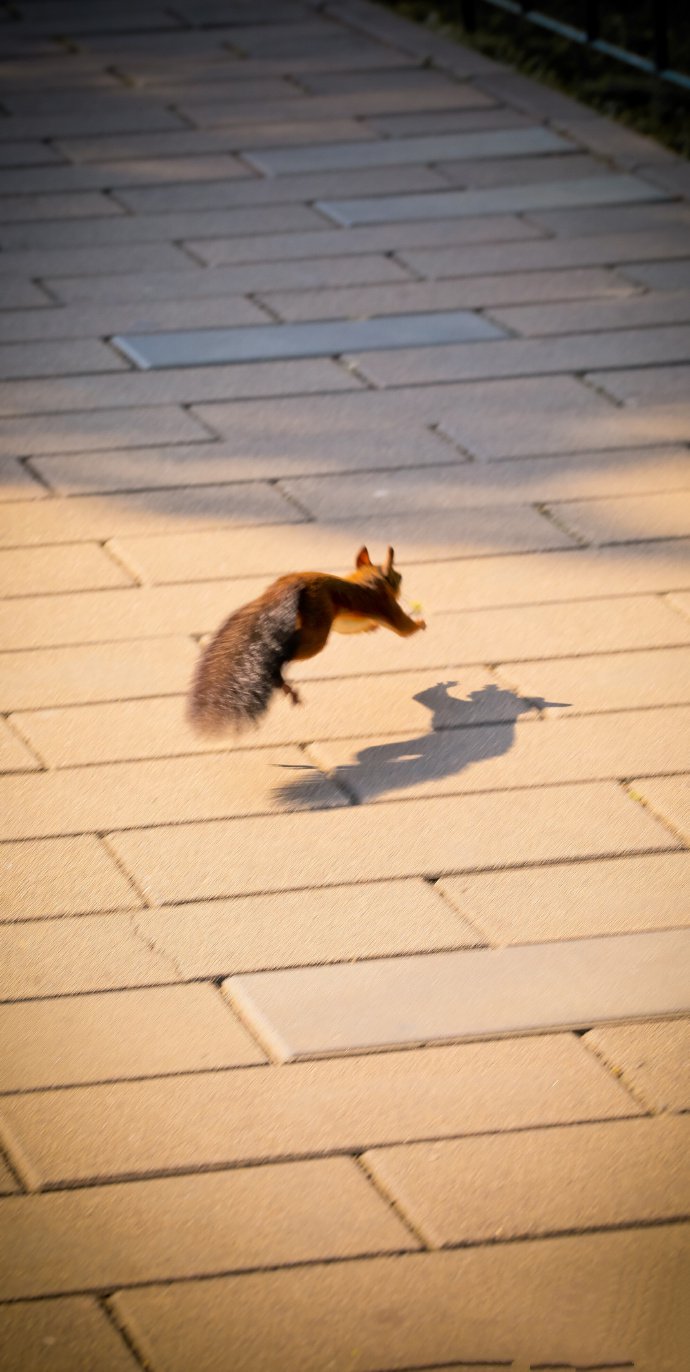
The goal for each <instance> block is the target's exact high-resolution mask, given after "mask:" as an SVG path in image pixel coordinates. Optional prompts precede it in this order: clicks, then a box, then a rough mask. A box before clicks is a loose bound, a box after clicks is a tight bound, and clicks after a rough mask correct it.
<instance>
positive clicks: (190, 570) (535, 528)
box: [112, 505, 575, 582]
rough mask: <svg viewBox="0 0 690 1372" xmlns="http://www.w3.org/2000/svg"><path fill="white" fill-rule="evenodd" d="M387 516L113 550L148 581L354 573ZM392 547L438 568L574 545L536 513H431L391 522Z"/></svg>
mask: <svg viewBox="0 0 690 1372" xmlns="http://www.w3.org/2000/svg"><path fill="white" fill-rule="evenodd" d="M380 530H381V519H380V516H378V515H377V516H375V517H372V516H371V515H370V516H368V517H367V518H363V519H360V520H351V521H348V522H342V523H339V524H335V523H333V524H330V525H315V524H299V525H297V524H296V525H288V524H284V525H275V526H271V529H270V532H269V529H268V526H267V527H266V529H265V531H263V532H262V531H260V530H259V529H258V528H257V529H246V530H245V529H234V530H230V529H228V530H227V531H226V530H222V531H220V530H215V531H214V530H212V529H209V530H208V531H206V532H202V531H199V532H196V533H189V534H184V533H180V534H157V535H155V536H154V535H151V536H145V535H142V536H141V537H139V538H118V539H115V540H113V543H112V548H113V551H114V552H115V555H116V556H117V557H118V558H122V559H123V561H124V563H125V565H126V566H128V567H131V568H132V569H136V575H137V576H141V577H143V578H144V579H145V580H146V581H152V582H163V581H186V580H192V581H194V580H203V579H204V578H206V577H219V576H229V575H232V573H233V571H236V570H237V569H238V568H241V569H242V572H243V573H244V574H245V575H249V576H257V575H263V574H269V573H270V574H275V575H278V574H280V573H281V572H284V571H285V568H286V567H290V566H293V567H294V566H300V565H304V562H305V560H306V561H307V562H310V563H311V564H312V565H313V566H314V567H319V565H322V566H328V565H329V564H330V565H333V563H334V562H335V563H337V564H339V565H341V566H351V565H352V562H353V560H354V555H355V552H356V549H357V547H358V546H359V547H361V545H362V542H371V543H372V544H373V547H374V548H375V547H376V541H377V540H378V539H380V537H381V532H380ZM386 539H387V540H388V539H390V540H391V541H392V542H393V544H394V545H395V546H397V547H399V548H400V549H401V550H403V549H404V559H403V558H402V557H401V561H407V560H421V561H426V560H434V559H438V558H445V557H453V556H456V555H457V553H458V551H459V550H460V548H463V549H464V550H465V554H466V555H471V554H474V555H475V556H481V555H484V556H489V555H490V554H492V553H493V554H495V553H498V552H516V551H524V552H528V551H530V550H534V549H539V548H563V547H567V546H568V545H569V543H574V542H575V539H574V538H572V539H570V538H569V536H568V535H567V534H563V533H562V532H561V530H560V529H558V528H556V526H555V524H551V523H549V522H548V521H547V520H546V519H544V518H543V517H542V516H541V515H540V514H539V512H538V511H536V510H533V509H532V508H531V507H530V506H529V505H512V506H505V505H504V506H497V507H496V508H495V509H492V508H491V507H490V506H487V505H484V506H481V507H479V508H477V509H475V510H472V511H471V512H470V511H467V512H461V511H458V510H452V509H451V510H430V511H423V512H421V513H420V514H419V515H416V516H412V515H409V514H407V513H404V512H403V513H400V514H391V517H390V519H389V520H387V522H386Z"/></svg>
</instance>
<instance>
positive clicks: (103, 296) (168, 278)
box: [0, 234, 409, 304]
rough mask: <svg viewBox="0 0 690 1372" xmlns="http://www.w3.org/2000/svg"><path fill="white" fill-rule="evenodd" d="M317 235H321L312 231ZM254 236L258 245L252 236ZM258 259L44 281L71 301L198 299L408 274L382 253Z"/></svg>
mask: <svg viewBox="0 0 690 1372" xmlns="http://www.w3.org/2000/svg"><path fill="white" fill-rule="evenodd" d="M315 237H317V238H319V237H321V235H320V234H315ZM209 241H210V242H212V241H213V240H212V239H211V240H209ZM238 241H243V240H238ZM254 242H255V245H256V239H255V240H254ZM341 247H342V248H344V247H345V244H344V243H342V244H341ZM348 247H349V244H348ZM0 256H1V254H0ZM257 259H258V260H256V261H253V262H249V263H247V264H245V265H238V266H235V267H227V268H224V269H220V268H218V269H214V271H212V272H211V271H201V270H200V269H199V268H198V267H197V268H196V269H192V270H189V271H184V270H182V269H179V270H178V271H155V270H154V271H148V272H121V273H119V274H117V275H115V276H111V275H100V276H61V277H51V278H49V279H48V281H47V282H46V284H47V286H48V288H49V289H50V290H52V292H53V294H54V295H55V296H56V297H57V298H58V300H62V301H65V302H66V303H68V304H69V303H72V302H74V301H78V300H91V301H99V300H103V301H110V300H114V301H120V300H140V301H146V300H180V299H182V300H184V299H199V298H200V297H202V296H209V295H212V296H216V297H217V296H218V295H220V294H221V293H227V294H230V295H232V294H234V295H237V294H238V293H240V294H241V293H243V292H254V291H259V290H265V291H267V290H283V289H284V290H302V289H304V288H307V289H308V288H309V287H316V286H321V285H326V286H332V285H334V284H337V285H343V286H358V285H363V284H366V282H368V281H373V282H381V281H406V280H408V278H409V273H408V272H406V270H405V268H404V267H402V266H400V265H399V264H398V263H397V262H394V261H392V259H391V258H390V257H385V256H384V255H383V254H382V253H381V254H378V255H374V254H372V253H362V254H361V255H358V256H354V255H353V256H348V257H328V258H325V259H324V260H323V261H318V260H315V259H313V258H312V260H309V258H308V257H306V256H305V257H304V258H302V259H301V260H299V261H296V262H285V261H278V262H271V261H269V260H267V259H265V258H264V259H262V255H261V252H260V251H259V252H258V254H257Z"/></svg>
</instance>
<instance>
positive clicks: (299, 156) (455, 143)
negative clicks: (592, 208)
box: [245, 126, 568, 176]
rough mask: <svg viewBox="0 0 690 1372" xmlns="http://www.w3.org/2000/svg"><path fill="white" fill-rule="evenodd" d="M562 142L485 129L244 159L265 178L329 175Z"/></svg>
mask: <svg viewBox="0 0 690 1372" xmlns="http://www.w3.org/2000/svg"><path fill="white" fill-rule="evenodd" d="M567 146H568V145H567V143H566V142H565V140H564V139H562V138H559V137H558V136H557V134H555V133H551V131H550V130H549V129H543V128H540V127H538V126H535V127H534V128H527V129H501V130H490V131H489V132H486V133H479V134H473V133H467V134H438V135H437V136H436V137H433V136H432V137H429V138H405V139H402V138H401V139H397V138H389V139H382V140H380V141H377V142H376V143H362V144H360V143H351V144H348V143H340V144H333V145H331V146H327V147H313V148H312V147H305V148H279V147H276V148H267V149H262V150H261V151H260V152H257V153H253V152H252V151H251V149H248V150H247V151H246V152H245V160H247V161H248V162H249V164H250V166H254V167H256V169H257V171H259V172H261V173H262V174H263V175H264V176H266V175H268V176H285V175H289V174H292V173H294V172H305V171H309V172H316V171H322V170H325V171H333V170H334V168H335V167H339V168H343V170H348V169H350V168H352V167H375V166H381V167H390V166H400V165H401V164H403V163H405V162H412V163H420V162H441V161H444V160H448V159H450V158H461V157H506V156H510V157H520V156H522V155H525V154H529V153H537V152H539V153H545V152H563V151H565V150H566V148H567Z"/></svg>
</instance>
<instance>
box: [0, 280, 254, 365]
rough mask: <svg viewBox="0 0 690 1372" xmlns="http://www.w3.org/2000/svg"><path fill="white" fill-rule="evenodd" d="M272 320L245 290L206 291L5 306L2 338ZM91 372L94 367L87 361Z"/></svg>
mask: <svg viewBox="0 0 690 1372" xmlns="http://www.w3.org/2000/svg"><path fill="white" fill-rule="evenodd" d="M265 322H266V311H265V310H262V309H260V308H259V306H258V305H255V304H254V303H253V302H252V301H251V300H248V299H247V298H246V297H245V296H242V295H227V296H226V295H222V294H221V295H220V296H219V297H218V298H215V297H213V296H200V297H199V299H197V300H185V299H179V300H150V301H148V302H145V303H144V304H143V305H142V304H141V303H140V302H139V301H137V300H125V301H123V302H122V303H119V302H117V301H112V302H111V301H108V302H106V303H104V304H102V305H89V304H85V305H74V306H70V305H64V306H59V307H56V308H55V309H52V310H41V311H38V310H3V311H2V312H0V343H23V342H28V341H30V340H34V339H35V340H37V341H39V342H41V343H46V342H47V341H48V340H54V339H71V338H99V337H105V338H110V337H112V335H113V334H115V333H123V332H124V331H125V330H126V329H132V330H134V331H135V332H139V331H140V330H144V331H146V332H153V331H154V330H155V331H156V332H158V330H161V331H162V330H165V329H181V328H193V327H196V328H234V327H235V326H236V325H238V324H261V323H265ZM84 370H85V371H89V370H90V368H89V367H88V366H86V367H85V368H84Z"/></svg>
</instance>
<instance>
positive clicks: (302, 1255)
mask: <svg viewBox="0 0 690 1372" xmlns="http://www.w3.org/2000/svg"><path fill="white" fill-rule="evenodd" d="M2 1212H4V1222H5V1225H6V1226H7V1228H6V1231H5V1232H6V1234H7V1236H8V1239H9V1241H10V1244H11V1249H12V1250H13V1262H12V1266H11V1267H10V1266H9V1265H8V1266H7V1267H6V1268H5V1271H4V1272H3V1273H2V1276H1V1277H0V1291H2V1292H3V1294H4V1295H5V1296H13V1297H16V1296H39V1295H50V1294H54V1293H56V1292H61V1291H80V1290H84V1289H87V1290H88V1289H90V1290H96V1291H97V1290H99V1289H100V1290H103V1289H104V1288H106V1289H107V1288H112V1287H113V1286H118V1285H120V1284H122V1283H124V1284H129V1283H130V1282H138V1281H141V1280H142V1279H144V1280H147V1281H148V1280H150V1279H151V1278H152V1277H153V1278H154V1279H155V1278H158V1279H159V1280H160V1279H170V1278H175V1277H198V1276H203V1275H209V1274H212V1273H215V1272H227V1271H228V1270H230V1271H232V1270H241V1269H242V1268H250V1269H251V1268H256V1267H263V1266H265V1267H275V1266H276V1264H279V1263H284V1262H294V1261H295V1260H297V1261H299V1260H300V1259H301V1260H302V1261H305V1260H306V1261H314V1260H315V1259H319V1258H333V1257H338V1256H340V1257H348V1256H349V1257H353V1256H355V1255H357V1254H360V1253H361V1254H365V1253H366V1254H370V1253H372V1252H376V1251H378V1252H386V1251H389V1252H390V1251H393V1252H397V1251H401V1250H402V1251H404V1250H406V1249H407V1250H409V1249H415V1248H418V1247H419V1246H420V1245H419V1242H418V1240H417V1239H415V1238H414V1237H413V1236H412V1235H411V1234H410V1233H409V1232H408V1230H407V1228H406V1226H405V1225H404V1224H403V1222H402V1221H401V1220H400V1219H399V1218H398V1216H397V1215H396V1214H395V1213H394V1211H393V1210H392V1209H391V1208H390V1206H388V1205H387V1204H386V1202H385V1201H384V1200H383V1199H382V1198H381V1196H379V1195H378V1193H377V1192H376V1190H375V1189H374V1187H372V1186H370V1185H369V1183H368V1182H367V1180H366V1178H365V1177H364V1176H363V1175H362V1173H361V1171H360V1170H359V1168H358V1167H357V1166H356V1164H355V1163H354V1162H353V1161H352V1160H351V1159H350V1158H330V1159H328V1160H326V1159H315V1160H313V1161H310V1162H293V1163H283V1164H281V1165H278V1166H273V1167H262V1168H258V1167H251V1168H249V1167H247V1168H241V1169H239V1170H237V1171H234V1172H226V1173H223V1174H220V1175H218V1174H216V1175H211V1176H202V1177H167V1178H157V1179H155V1180H149V1181H144V1182H130V1183H125V1184H124V1185H123V1186H120V1187H117V1188H115V1187H103V1188H100V1189H98V1190H91V1191H88V1192H83V1191H82V1192H71V1193H69V1192H67V1193H64V1194H62V1195H52V1196H29V1197H21V1198H20V1200H19V1203H18V1204H17V1203H13V1202H12V1200H6V1201H4V1202H3V1203H2V1207H1V1210H0V1213H2ZM276 1214H279V1215H280V1223H279V1224H276ZM200 1215H203V1223H200V1222H199V1217H200ZM173 1217H174V1218H173ZM67 1246H68V1247H69V1253H70V1255H71V1256H70V1258H69V1259H67V1258H66V1254H65V1248H66V1247H67ZM39 1252H40V1253H41V1255H42V1256H41V1258H39V1257H38V1254H39Z"/></svg>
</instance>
